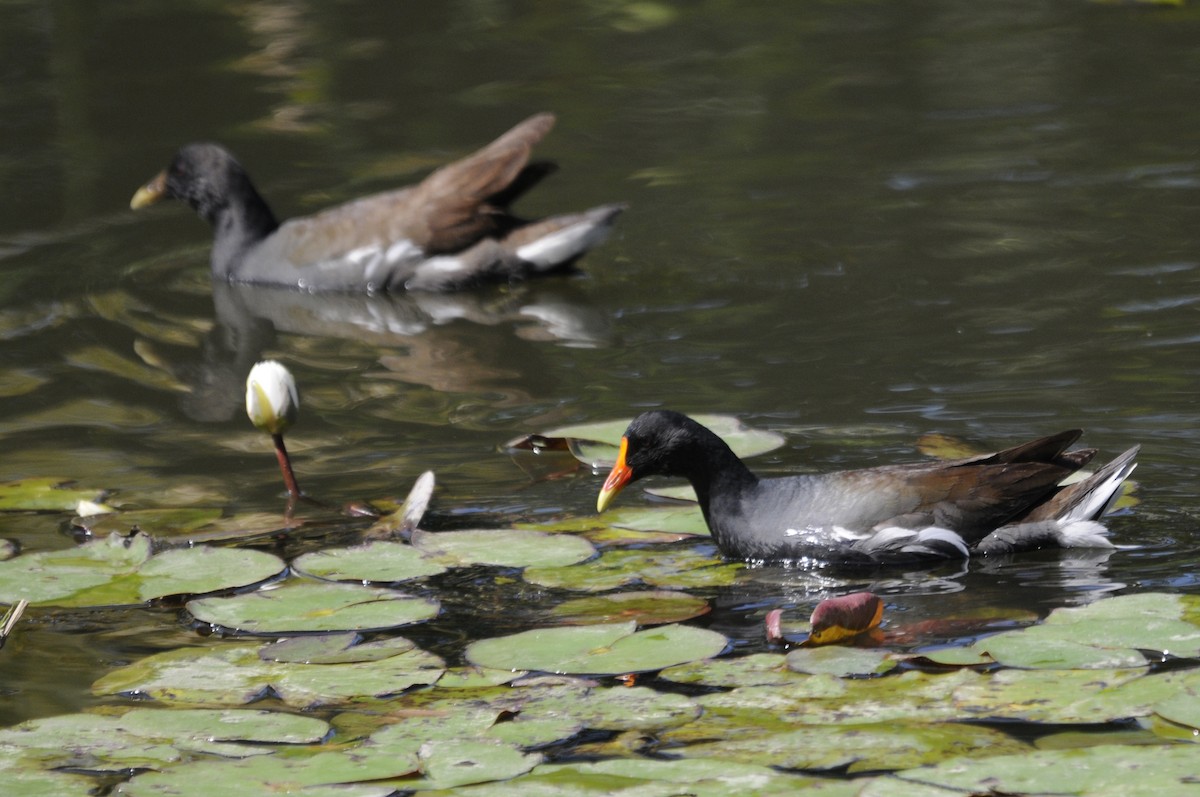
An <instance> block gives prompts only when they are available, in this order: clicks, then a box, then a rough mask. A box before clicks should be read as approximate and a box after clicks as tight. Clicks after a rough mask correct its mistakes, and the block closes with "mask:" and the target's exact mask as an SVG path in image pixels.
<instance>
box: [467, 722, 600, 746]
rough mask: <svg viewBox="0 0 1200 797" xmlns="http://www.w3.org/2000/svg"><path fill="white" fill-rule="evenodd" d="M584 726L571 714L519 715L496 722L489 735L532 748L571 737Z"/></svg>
mask: <svg viewBox="0 0 1200 797" xmlns="http://www.w3.org/2000/svg"><path fill="white" fill-rule="evenodd" d="M583 728H584V725H583V723H582V722H580V721H579V720H577V719H575V718H573V717H571V716H562V717H540V718H535V719H525V718H522V717H518V718H517V719H515V720H512V721H511V722H498V723H496V724H495V725H493V726H492V727H491V728H489V729H488V736H490V737H491V738H493V739H496V740H498V741H502V742H508V743H509V744H515V745H517V746H518V747H522V748H524V749H526V750H531V749H533V748H536V747H545V746H547V745H551V744H556V743H558V742H561V741H564V740H566V739H570V738H571V737H572V736H575V735H576V734H578V733H579V732H580V731H582V730H583Z"/></svg>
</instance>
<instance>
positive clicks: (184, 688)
mask: <svg viewBox="0 0 1200 797" xmlns="http://www.w3.org/2000/svg"><path fill="white" fill-rule="evenodd" d="M269 647H270V646H262V645H256V644H246V643H236V644H227V645H221V646H219V647H214V648H178V649H175V650H168V651H164V652H163V653H156V654H154V655H152V656H147V657H146V658H144V659H141V660H139V661H136V662H134V663H132V664H129V665H126V666H125V667H121V668H119V669H117V670H114V671H112V672H110V673H108V674H107V675H105V676H103V677H102V678H100V679H99V680H97V681H96V682H95V683H94V684H93V685H92V691H93V692H94V693H95V694H97V695H132V696H137V697H142V698H150V699H154V700H158V701H160V702H163V703H167V704H172V705H189V704H197V703H201V704H209V705H223V706H229V705H242V704H245V703H250V702H253V701H255V700H258V699H260V698H262V697H263V696H265V695H268V694H275V695H278V697H279V699H280V700H282V701H283V702H284V703H286V704H287V705H290V706H296V707H299V708H308V707H311V706H317V705H325V704H330V703H340V702H345V701H349V700H357V699H361V698H364V697H381V696H385V695H394V694H398V693H400V692H403V691H404V690H405V689H408V688H409V687H411V686H415V685H418V684H430V683H433V682H435V681H437V679H438V678H440V677H441V675H442V672H443V671H444V669H445V665H444V663H443V662H442V660H441V659H439V658H438V657H437V656H434V655H433V654H431V653H427V652H425V651H423V650H420V649H419V648H404V647H403V646H399V647H400V649H401V652H398V653H396V654H395V655H393V656H389V657H387V658H382V659H377V660H370V661H352V662H348V663H344V664H304V663H290V662H275V661H269V660H266V659H264V658H262V655H260V654H261V652H262V651H263V650H264V649H265V648H269ZM266 655H270V654H266Z"/></svg>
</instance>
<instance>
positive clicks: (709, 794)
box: [421, 758, 858, 797]
mask: <svg viewBox="0 0 1200 797" xmlns="http://www.w3.org/2000/svg"><path fill="white" fill-rule="evenodd" d="M817 786H819V782H818V781H816V780H814V779H813V778H805V777H802V776H800V775H792V774H787V773H782V772H777V771H775V770H773V769H771V768H770V767H765V766H758V765H754V764H741V763H738V762H735V761H723V760H718V759H711V760H705V759H693V760H689V761H662V760H651V759H645V758H621V759H612V760H607V761H589V762H578V763H572V764H543V765H542V766H539V767H537V768H535V769H534V770H533V771H532V772H530V773H529V774H528V775H524V776H522V777H519V778H515V779H513V780H510V781H505V782H502V783H488V784H483V785H480V786H472V787H467V788H463V789H458V790H456V791H455V792H454V794H455V795H461V797H529V796H530V795H536V797H580V796H581V795H589V796H591V797H606V795H612V794H628V795H646V797H669V795H680V794H687V795H690V796H691V797H727V796H728V795H732V794H746V795H750V794H752V795H755V796H756V797H791V795H795V794H805V795H808V794H820V795H824V796H825V797H851V796H852V795H853V794H855V793H856V791H857V789H858V785H857V784H846V786H847V788H844V789H843V790H842V791H840V792H835V791H824V790H822V791H819V792H813V791H812V789H813V788H814V787H817ZM851 787H852V788H851ZM441 794H442V793H439V792H425V793H422V795H421V797H441ZM445 794H447V797H448V795H449V793H445Z"/></svg>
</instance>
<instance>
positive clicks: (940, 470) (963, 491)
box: [879, 430, 1096, 544]
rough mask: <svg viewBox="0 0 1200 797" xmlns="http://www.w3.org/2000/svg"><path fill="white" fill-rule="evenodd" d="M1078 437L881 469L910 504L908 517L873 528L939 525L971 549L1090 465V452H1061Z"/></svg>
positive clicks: (1066, 436)
mask: <svg viewBox="0 0 1200 797" xmlns="http://www.w3.org/2000/svg"><path fill="white" fill-rule="evenodd" d="M1079 435H1080V431H1079V430H1069V431H1065V432H1060V433H1059V434H1056V435H1050V436H1048V437H1042V438H1038V439H1037V440H1032V441H1030V442H1028V443H1023V444H1021V445H1018V446H1014V447H1012V448H1007V449H1005V450H1003V451H998V452H996V453H995V454H985V455H982V456H978V457H969V458H966V459H961V460H956V461H952V462H944V463H937V464H917V465H900V466H893V467H889V468H882V469H880V470H881V471H885V472H890V474H889V475H891V476H892V477H895V478H898V479H900V480H901V481H902V482H903V483H904V485H905V486H904V487H903V488H902V492H904V493H906V494H907V495H908V496H909V500H911V501H913V502H914V503H913V504H912V507H913V508H912V509H911V511H909V512H908V513H906V514H904V515H900V516H897V517H894V518H891V519H889V520H888V521H885V522H884V523H880V524H879V526H881V527H882V526H887V525H898V526H903V527H908V528H916V527H920V526H922V525H933V526H939V527H941V528H948V529H953V530H955V531H957V532H958V533H959V534H961V535H962V536H963V538H964V539H965V540H966V541H967V543H968V544H971V543H972V542H974V541H975V540H977V539H979V538H980V537H982V536H983V535H985V534H987V533H989V532H991V531H992V530H994V529H995V528H997V527H998V526H1001V525H1004V524H1005V523H1007V522H1009V521H1011V520H1013V519H1015V518H1018V517H1021V516H1024V515H1026V514H1028V513H1029V512H1030V511H1031V510H1032V509H1033V508H1034V507H1036V506H1038V505H1039V504H1040V503H1042V502H1043V501H1046V500H1048V499H1049V498H1050V497H1051V496H1053V495H1054V494H1055V492H1056V491H1057V489H1058V485H1059V483H1060V482H1062V480H1063V479H1065V478H1066V477H1067V476H1069V475H1071V474H1072V473H1074V472H1075V471H1076V470H1078V469H1079V468H1080V467H1082V466H1083V465H1084V464H1086V463H1087V462H1088V461H1089V460H1091V458H1092V457H1093V456H1094V455H1095V453H1096V452H1095V450H1094V449H1080V450H1077V451H1070V452H1068V451H1065V450H1064V449H1065V448H1066V447H1067V446H1069V445H1070V444H1071V443H1073V442H1075V440H1077V439H1078V438H1079Z"/></svg>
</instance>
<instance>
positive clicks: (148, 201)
mask: <svg viewBox="0 0 1200 797" xmlns="http://www.w3.org/2000/svg"><path fill="white" fill-rule="evenodd" d="M166 193H167V173H166V172H165V171H163V172H159V173H158V174H157V175H155V177H154V179H153V180H151V181H150V182H148V183H146V184H145V185H144V186H142V187H141V188H139V189H138V190H137V193H136V194H134V195H133V199H131V200H129V207H131V208H133V209H134V210H141V209H142V208H144V207H146V206H147V205H153V204H154V203H155V202H157V201H159V200H160V199H162V198H163V197H164V196H165V195H166Z"/></svg>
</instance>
